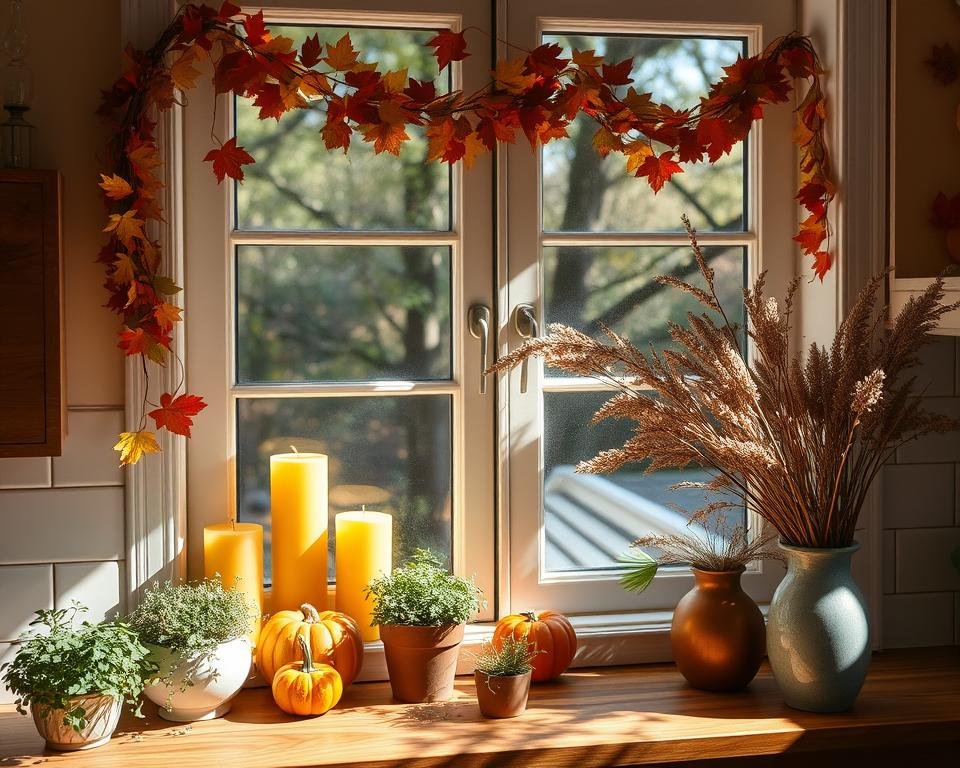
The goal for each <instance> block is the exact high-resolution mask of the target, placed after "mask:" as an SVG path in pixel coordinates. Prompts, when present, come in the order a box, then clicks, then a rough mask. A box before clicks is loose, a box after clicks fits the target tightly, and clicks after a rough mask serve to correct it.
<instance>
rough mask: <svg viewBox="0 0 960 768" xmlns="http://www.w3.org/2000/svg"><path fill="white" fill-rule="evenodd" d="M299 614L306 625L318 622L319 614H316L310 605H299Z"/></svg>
mask: <svg viewBox="0 0 960 768" xmlns="http://www.w3.org/2000/svg"><path fill="white" fill-rule="evenodd" d="M300 612H301V613H302V614H303V620H304V621H305V622H306V623H307V624H316V623H317V622H318V621H320V614H319V613H317V609H316V608H314V607H313V606H312V605H310V603H304V604H303V605H301V606H300Z"/></svg>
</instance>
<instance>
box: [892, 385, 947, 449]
mask: <svg viewBox="0 0 960 768" xmlns="http://www.w3.org/2000/svg"><path fill="white" fill-rule="evenodd" d="M924 406H925V407H926V408H927V409H928V410H931V411H933V412H934V413H941V414H943V415H944V416H949V417H951V418H954V419H960V397H927V398H924ZM958 461H960V433H957V432H947V433H945V434H942V435H938V434H933V435H927V436H925V437H921V438H920V439H918V440H913V441H911V442H909V443H907V444H906V445H904V446H903V447H902V448H900V449H899V450H897V463H898V464H923V463H931V464H933V463H937V462H958Z"/></svg>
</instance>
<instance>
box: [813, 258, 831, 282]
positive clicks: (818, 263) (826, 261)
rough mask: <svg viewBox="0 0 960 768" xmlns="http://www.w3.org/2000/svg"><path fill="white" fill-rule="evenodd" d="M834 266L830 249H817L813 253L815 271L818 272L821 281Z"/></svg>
mask: <svg viewBox="0 0 960 768" xmlns="http://www.w3.org/2000/svg"><path fill="white" fill-rule="evenodd" d="M832 266H833V256H831V255H830V251H817V252H816V253H815V254H813V271H814V272H816V273H817V277H819V278H820V281H821V282H823V278H824V275H826V274H827V272H829V271H830V267H832Z"/></svg>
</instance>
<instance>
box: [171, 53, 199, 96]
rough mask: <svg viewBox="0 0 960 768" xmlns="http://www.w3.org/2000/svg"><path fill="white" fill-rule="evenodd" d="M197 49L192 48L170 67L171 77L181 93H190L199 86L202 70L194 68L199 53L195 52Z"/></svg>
mask: <svg viewBox="0 0 960 768" xmlns="http://www.w3.org/2000/svg"><path fill="white" fill-rule="evenodd" d="M197 47H198V46H196V45H192V46H190V47H189V48H187V50H185V51H184V52H183V53H182V54H180V57H179V58H178V59H177V60H176V61H174V62H173V64H171V65H170V77H171V79H172V80H173V84H174V85H175V86H177V88H179V89H180V90H181V91H189V90H190V89H191V88H193V87H194V86H195V85H196V84H197V79H198V78H199V77H200V70H199V69H197V68H196V67H195V66H193V64H194V62H195V61H196V60H197V53H196V51H195V50H194V49H195V48H197Z"/></svg>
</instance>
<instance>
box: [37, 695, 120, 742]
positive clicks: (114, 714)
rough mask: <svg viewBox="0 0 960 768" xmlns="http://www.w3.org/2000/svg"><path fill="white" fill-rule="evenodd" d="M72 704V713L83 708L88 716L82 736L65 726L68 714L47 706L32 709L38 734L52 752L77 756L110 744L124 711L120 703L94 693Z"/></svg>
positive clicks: (72, 699) (73, 698)
mask: <svg viewBox="0 0 960 768" xmlns="http://www.w3.org/2000/svg"><path fill="white" fill-rule="evenodd" d="M68 701H69V702H70V709H71V710H72V709H76V708H77V707H83V709H84V711H85V712H86V713H87V724H86V726H85V727H84V728H83V729H81V730H80V731H79V732H77V731H75V730H73V728H72V727H71V726H69V725H64V724H63V716H64V713H65V712H67V711H68V710H66V709H51V708H50V707H46V706H44V705H43V704H31V705H30V714H32V715H33V722H34V724H36V726H37V731H38V732H39V734H40V735H41V736H42V737H43V738H44V739H45V740H46V742H47V746H48V747H50V749H57V750H60V751H61V752H74V751H76V750H79V749H93V748H94V747H99V746H100V745H101V744H106V743H107V742H108V741H110V737H111V736H112V735H113V732H114V731H115V730H116V729H117V722H118V721H119V720H120V711H121V710H122V709H123V702H122V701H121V700H120V699H118V698H116V697H114V696H102V695H100V694H96V693H94V694H88V695H85V696H73V697H71V698H70V699H69V700H68Z"/></svg>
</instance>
